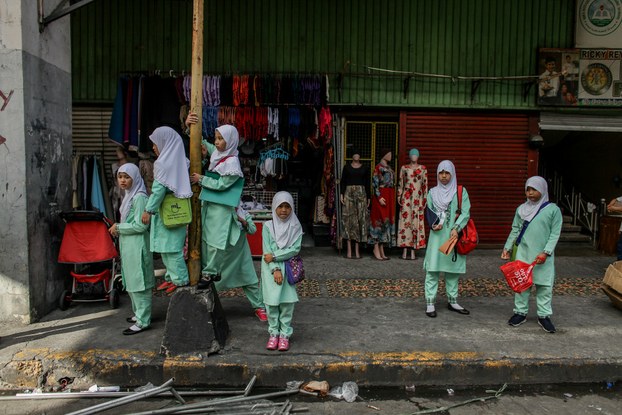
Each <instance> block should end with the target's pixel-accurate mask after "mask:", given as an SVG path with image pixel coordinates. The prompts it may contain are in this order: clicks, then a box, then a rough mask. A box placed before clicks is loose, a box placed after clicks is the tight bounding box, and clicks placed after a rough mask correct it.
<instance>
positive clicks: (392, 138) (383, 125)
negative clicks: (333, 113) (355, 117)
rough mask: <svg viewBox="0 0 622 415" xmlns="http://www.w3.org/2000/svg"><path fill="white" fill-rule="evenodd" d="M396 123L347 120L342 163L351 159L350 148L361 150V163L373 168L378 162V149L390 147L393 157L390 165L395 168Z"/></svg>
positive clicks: (396, 147) (371, 169)
mask: <svg viewBox="0 0 622 415" xmlns="http://www.w3.org/2000/svg"><path fill="white" fill-rule="evenodd" d="M397 132H398V123H396V122H371V121H348V122H346V137H345V140H344V164H345V163H347V162H348V161H350V160H352V149H358V150H359V151H360V152H361V163H362V164H364V165H366V166H367V167H369V169H370V171H373V170H374V167H376V164H378V163H380V157H382V156H383V155H380V154H379V153H380V151H381V150H382V149H383V148H388V149H391V151H392V152H393V158H392V159H391V167H392V168H393V170H394V171H396V169H397V159H398V158H397V149H398V146H397V144H398V134H397Z"/></svg>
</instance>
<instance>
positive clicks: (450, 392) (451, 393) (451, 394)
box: [447, 388, 455, 396]
mask: <svg viewBox="0 0 622 415" xmlns="http://www.w3.org/2000/svg"><path fill="white" fill-rule="evenodd" d="M454 394H455V392H454V390H453V389H451V388H449V389H447V395H449V396H454Z"/></svg>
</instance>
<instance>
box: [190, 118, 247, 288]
mask: <svg viewBox="0 0 622 415" xmlns="http://www.w3.org/2000/svg"><path fill="white" fill-rule="evenodd" d="M215 136H216V138H215V140H214V144H211V143H208V142H207V141H206V140H203V144H202V145H203V148H204V149H205V150H207V154H210V158H209V167H208V170H209V171H210V172H215V173H218V178H214V177H209V176H203V175H201V174H199V173H193V174H191V175H190V182H191V183H193V184H194V183H198V184H200V185H201V187H204V188H206V189H210V190H215V191H219V192H225V191H227V189H229V188H230V187H231V186H233V185H234V184H235V183H236V182H237V181H238V180H242V178H243V177H244V173H242V167H241V166H240V160H239V159H238V143H239V135H238V130H237V129H236V128H235V127H234V126H232V125H222V126H220V127H218V128H217V129H216V134H215ZM201 227H202V231H201V239H202V243H201V265H202V267H203V269H202V271H201V279H200V280H199V283H198V285H197V288H198V289H200V290H202V289H206V288H207V287H209V285H210V284H211V282H212V281H217V280H220V279H221V278H222V275H223V268H224V267H225V266H226V265H227V264H226V263H225V260H224V259H225V258H224V257H225V251H226V250H228V249H232V248H233V247H234V246H236V244H237V243H238V241H239V239H240V236H241V235H242V232H241V230H240V227H239V225H238V221H237V215H236V213H235V208H234V207H233V206H227V205H224V204H221V203H215V202H208V201H203V202H202V204H201ZM242 236H243V235H242ZM233 260H234V261H238V260H239V259H236V258H233ZM233 278H234V279H235V277H233Z"/></svg>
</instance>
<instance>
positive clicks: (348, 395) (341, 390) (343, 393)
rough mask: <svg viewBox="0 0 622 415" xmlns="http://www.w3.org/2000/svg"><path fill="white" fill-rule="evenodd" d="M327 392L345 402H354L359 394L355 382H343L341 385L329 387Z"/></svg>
mask: <svg viewBox="0 0 622 415" xmlns="http://www.w3.org/2000/svg"><path fill="white" fill-rule="evenodd" d="M328 394H329V395H330V396H333V397H335V398H337V399H343V400H344V401H346V402H354V401H355V400H356V397H357V396H358V394H359V387H358V385H357V384H356V383H355V382H343V385H341V386H337V387H335V388H333V389H331V390H330V392H329V393H328Z"/></svg>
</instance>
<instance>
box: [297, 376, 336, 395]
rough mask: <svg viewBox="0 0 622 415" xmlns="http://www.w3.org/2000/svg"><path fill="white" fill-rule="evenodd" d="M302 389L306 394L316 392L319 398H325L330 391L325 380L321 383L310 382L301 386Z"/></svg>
mask: <svg viewBox="0 0 622 415" xmlns="http://www.w3.org/2000/svg"><path fill="white" fill-rule="evenodd" d="M302 389H303V390H305V391H307V392H317V393H319V394H320V396H326V395H327V394H328V390H329V389H330V385H329V384H328V382H326V381H325V380H323V381H321V382H318V381H316V380H312V381H310V382H307V383H305V384H303V385H302Z"/></svg>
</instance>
